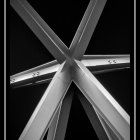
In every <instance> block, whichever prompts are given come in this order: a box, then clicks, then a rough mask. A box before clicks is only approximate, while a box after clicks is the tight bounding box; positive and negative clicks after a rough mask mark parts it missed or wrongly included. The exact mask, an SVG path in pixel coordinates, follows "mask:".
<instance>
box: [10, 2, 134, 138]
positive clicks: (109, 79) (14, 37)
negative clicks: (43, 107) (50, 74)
mask: <svg viewBox="0 0 140 140" xmlns="http://www.w3.org/2000/svg"><path fill="white" fill-rule="evenodd" d="M28 2H29V3H30V4H31V5H32V6H33V7H34V9H35V10H36V11H37V12H38V13H39V14H40V16H41V17H42V18H43V19H44V20H45V21H46V22H47V23H48V24H49V26H50V27H51V28H52V29H53V30H54V31H55V32H56V34H57V35H58V36H59V37H60V38H61V39H62V40H63V41H64V43H65V44H66V45H67V46H69V45H70V43H71V41H72V38H73V36H74V34H75V32H76V29H77V27H78V25H79V23H80V20H81V18H82V16H83V13H84V11H85V10H86V7H87V5H88V2H89V1H86V2H85V1H84V0H71V1H64V0H59V1H51V0H49V1H47V2H46V0H40V1H37V0H28ZM8 7H9V8H8V21H9V22H8V27H9V40H10V43H9V50H10V51H9V52H10V54H9V56H10V58H9V60H10V71H9V74H10V75H13V74H15V73H18V72H21V71H23V70H26V69H30V68H32V67H35V66H38V65H40V64H43V63H46V62H49V61H52V60H54V58H53V56H52V55H51V54H50V53H49V52H48V51H47V50H46V49H45V47H44V46H43V45H42V44H41V42H40V41H39V40H38V39H37V38H36V36H35V35H34V34H33V33H32V31H31V30H30V29H29V28H28V27H27V25H26V24H25V23H24V22H23V21H22V19H21V18H20V17H19V16H18V15H17V13H16V12H15V11H14V10H13V9H12V8H11V6H10V5H8ZM132 11H133V10H132V8H131V12H132ZM130 24H131V22H130V0H123V1H121V2H120V1H112V0H108V1H107V4H106V6H105V8H104V11H103V13H102V15H101V18H100V20H99V22H98V25H97V27H96V29H95V32H94V34H93V36H92V38H91V41H90V43H89V46H88V48H87V50H86V54H130V53H131V56H133V44H131V42H130V33H131V32H130ZM130 46H131V47H130ZM130 48H131V50H130ZM131 60H132V61H133V58H132V59H131ZM132 63H133V62H132ZM131 69H133V68H132V67H131ZM96 78H97V79H98V80H99V81H100V82H101V83H102V84H103V85H104V86H105V88H106V89H107V90H108V91H109V92H110V93H111V94H112V96H113V97H114V98H115V99H116V100H117V101H118V102H119V103H120V105H121V106H122V107H123V108H124V109H125V110H126V112H127V113H128V114H129V115H130V112H132V111H133V110H130V94H131V98H132V99H133V91H132V92H130V69H125V70H121V71H116V72H110V73H105V74H98V75H96ZM132 79H133V78H132ZM131 82H132V80H131ZM132 83H133V82H132ZM47 86H48V84H42V85H38V86H30V87H22V88H17V89H11V88H10V92H9V95H8V96H7V98H8V99H7V100H8V106H7V108H8V114H9V115H8V119H7V120H8V125H9V129H8V134H9V136H10V139H14V140H16V139H18V137H19V135H20V134H21V132H22V130H23V128H24V127H25V125H26V123H27V121H28V119H29V117H30V116H31V114H32V112H33V110H34V109H35V107H36V105H37V103H38V102H39V100H40V98H41V96H42V95H43V93H44V91H45V90H46V88H47ZM71 88H75V94H74V98H73V104H72V108H71V114H70V119H69V123H68V129H67V132H66V140H67V139H72V140H74V139H81V138H83V139H85V138H86V139H97V138H96V137H97V136H96V134H95V132H94V131H93V128H92V126H91V124H90V122H89V120H88V118H87V116H86V114H85V112H84V111H83V108H82V106H81V104H80V102H79V101H78V98H77V97H76V94H78V93H79V94H80V91H79V89H78V88H77V87H76V86H75V85H74V83H73V84H72V85H71V86H70V89H71ZM131 106H133V103H132V105H131Z"/></svg>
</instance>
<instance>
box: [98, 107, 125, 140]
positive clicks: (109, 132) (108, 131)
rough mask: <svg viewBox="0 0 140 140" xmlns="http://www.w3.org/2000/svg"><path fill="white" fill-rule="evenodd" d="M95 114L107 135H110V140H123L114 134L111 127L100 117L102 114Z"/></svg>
mask: <svg viewBox="0 0 140 140" xmlns="http://www.w3.org/2000/svg"><path fill="white" fill-rule="evenodd" d="M95 112H96V114H97V116H98V118H99V120H100V122H101V124H102V126H103V128H104V130H105V132H106V134H107V135H108V138H109V140H123V139H121V138H120V137H119V136H118V135H117V134H115V132H113V130H112V129H111V128H110V127H109V125H108V124H107V123H106V122H105V120H104V119H103V118H102V117H101V116H100V114H99V113H98V112H97V111H96V109H95Z"/></svg>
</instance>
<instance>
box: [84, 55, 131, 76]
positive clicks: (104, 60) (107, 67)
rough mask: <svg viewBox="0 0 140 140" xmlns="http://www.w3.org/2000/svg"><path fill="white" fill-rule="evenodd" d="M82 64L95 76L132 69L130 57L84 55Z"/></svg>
mask: <svg viewBox="0 0 140 140" xmlns="http://www.w3.org/2000/svg"><path fill="white" fill-rule="evenodd" d="M81 62H82V63H83V64H84V66H86V67H87V68H88V69H89V70H90V71H91V72H92V73H93V74H98V73H105V72H109V71H115V70H120V69H125V68H130V55H84V57H83V59H82V60H81Z"/></svg>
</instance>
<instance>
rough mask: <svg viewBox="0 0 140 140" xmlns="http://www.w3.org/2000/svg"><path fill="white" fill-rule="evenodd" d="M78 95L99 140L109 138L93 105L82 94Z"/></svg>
mask: <svg viewBox="0 0 140 140" xmlns="http://www.w3.org/2000/svg"><path fill="white" fill-rule="evenodd" d="M78 97H79V99H80V102H81V104H82V106H83V108H84V110H85V112H86V114H87V116H88V118H89V120H90V122H91V124H92V127H93V129H94V130H95V132H96V134H97V136H98V138H99V140H108V136H107V134H106V133H105V131H104V129H103V127H102V125H101V122H100V120H99V118H98V116H97V115H96V112H95V110H94V108H93V106H92V105H91V104H90V103H89V102H88V101H87V100H86V99H85V97H83V96H82V95H78Z"/></svg>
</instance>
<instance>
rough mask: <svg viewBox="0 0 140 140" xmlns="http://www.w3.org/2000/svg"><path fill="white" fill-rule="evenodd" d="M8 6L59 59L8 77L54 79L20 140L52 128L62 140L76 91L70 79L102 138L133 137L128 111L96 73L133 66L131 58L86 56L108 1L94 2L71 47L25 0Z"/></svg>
mask: <svg viewBox="0 0 140 140" xmlns="http://www.w3.org/2000/svg"><path fill="white" fill-rule="evenodd" d="M10 4H11V6H12V7H13V8H14V9H15V11H16V12H17V13H18V14H19V16H20V17H21V18H22V19H23V21H24V22H25V23H26V24H27V25H28V26H29V28H30V29H31V30H32V31H33V32H34V34H35V35H36V36H37V37H38V39H39V40H40V41H41V42H42V43H43V45H44V46H45V47H46V49H47V50H48V51H49V52H50V53H51V54H52V55H53V56H54V58H55V59H56V60H54V61H52V62H49V63H46V64H43V65H41V66H38V67H35V68H33V69H30V70H27V71H24V72H21V73H18V74H15V75H13V76H11V77H10V85H11V86H12V87H20V86H23V85H24V86H26V85H30V84H38V83H42V82H48V81H51V82H50V84H49V86H48V88H47V89H46V91H45V93H44V95H43V96H42V98H41V100H40V102H39V103H38V105H37V107H36V109H35V110H34V112H33V114H32V116H31V117H30V119H29V121H28V123H27V125H26V126H25V128H24V130H23V132H22V134H21V135H20V137H19V140H23V139H24V140H40V139H42V138H43V137H44V135H45V133H46V131H47V130H48V129H49V131H48V136H47V140H57V139H59V140H63V139H64V137H65V132H66V127H67V122H68V116H69V112H70V107H71V101H72V93H70V94H69V95H68V96H67V95H66V93H67V90H68V88H69V86H70V84H71V82H72V81H73V82H74V83H75V84H76V85H77V87H78V88H79V89H80V90H81V92H82V93H83V95H84V97H85V98H86V99H87V100H88V101H89V102H90V105H89V104H88V103H87V100H85V98H83V97H82V96H79V99H80V101H81V103H82V105H83V107H84V109H85V111H86V113H87V115H88V117H89V119H90V122H91V124H92V126H93V128H94V129H95V131H96V133H97V135H98V138H99V139H100V140H107V139H109V140H118V139H121V140H123V139H124V140H129V139H130V117H129V115H128V114H127V113H126V112H125V110H124V109H123V108H122V107H121V106H120V105H119V104H118V103H117V101H116V100H115V99H114V98H113V97H112V96H111V95H110V94H109V92H108V91H107V90H106V89H105V88H104V86H103V85H102V84H101V83H100V82H99V81H98V80H97V79H96V78H95V76H94V74H96V73H104V72H106V71H111V70H116V69H124V68H129V66H130V56H129V55H84V53H85V51H86V49H87V47H88V43H89V41H90V39H91V36H92V34H93V32H94V30H95V27H96V25H97V23H98V20H99V18H100V15H101V13H102V11H103V8H104V6H105V4H106V0H90V2H89V5H88V7H87V10H86V12H85V14H84V16H83V18H82V21H81V23H80V25H79V27H78V29H77V31H76V34H75V36H74V38H73V40H72V42H71V45H70V47H69V48H67V46H66V45H65V44H64V43H63V42H62V41H61V40H60V38H59V37H58V36H57V35H56V34H55V33H54V32H53V31H52V29H51V28H50V27H49V26H48V25H47V23H46V22H45V21H44V20H43V19H42V18H41V17H40V16H39V15H38V13H37V12H36V11H35V10H34V9H33V8H32V6H31V5H30V4H29V3H28V2H27V1H26V0H11V1H10ZM93 49H94V48H93ZM91 71H92V73H91ZM65 96H66V98H64V97H65Z"/></svg>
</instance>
